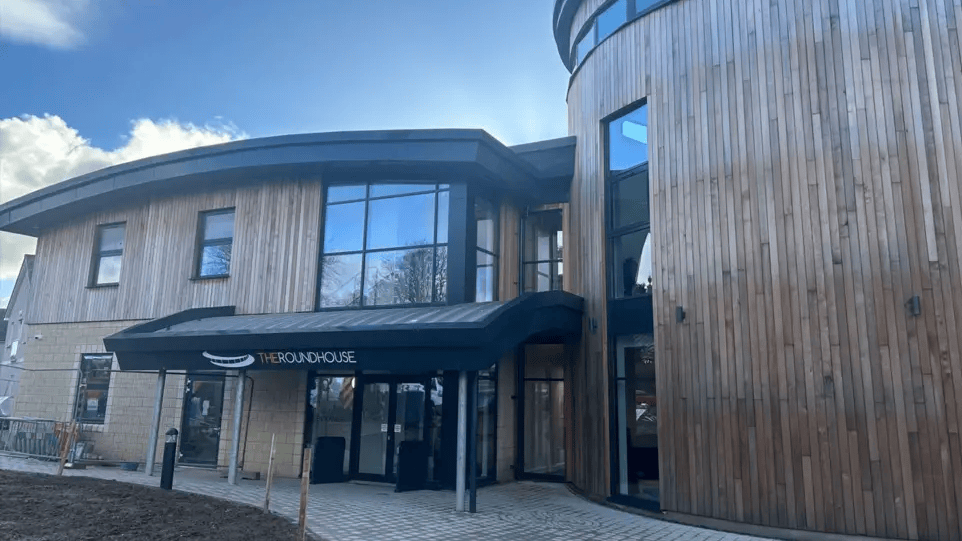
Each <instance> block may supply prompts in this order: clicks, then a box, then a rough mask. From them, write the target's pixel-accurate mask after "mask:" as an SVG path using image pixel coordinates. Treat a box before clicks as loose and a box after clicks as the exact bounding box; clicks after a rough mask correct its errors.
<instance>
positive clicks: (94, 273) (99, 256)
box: [87, 221, 127, 288]
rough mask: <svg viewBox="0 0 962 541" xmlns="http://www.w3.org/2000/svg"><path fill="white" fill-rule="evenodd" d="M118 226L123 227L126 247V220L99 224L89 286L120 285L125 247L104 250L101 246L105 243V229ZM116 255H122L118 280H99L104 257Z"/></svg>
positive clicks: (91, 262) (95, 237) (95, 236)
mask: <svg viewBox="0 0 962 541" xmlns="http://www.w3.org/2000/svg"><path fill="white" fill-rule="evenodd" d="M117 227H120V228H122V229H123V239H124V240H123V244H124V247H126V245H127V222H126V221H121V222H111V223H106V224H98V225H97V232H96V234H95V235H94V247H93V254H92V256H91V258H90V278H89V279H88V280H87V287H88V288H97V287H118V286H120V275H122V274H123V271H124V260H123V256H124V248H121V249H119V250H104V249H103V248H102V247H101V244H102V243H103V234H104V231H106V230H107V229H111V228H117ZM116 256H120V275H118V277H117V281H116V282H102V283H101V282H98V281H97V278H98V275H99V274H100V266H101V264H102V262H103V259H104V258H106V257H116Z"/></svg>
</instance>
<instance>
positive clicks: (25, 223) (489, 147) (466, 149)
mask: <svg viewBox="0 0 962 541" xmlns="http://www.w3.org/2000/svg"><path fill="white" fill-rule="evenodd" d="M568 140H571V141H568ZM557 141H562V142H570V144H569V145H564V144H562V145H554V146H553V147H552V152H554V153H557V152H558V148H562V147H563V148H562V150H563V151H564V152H568V153H570V155H571V159H570V162H571V164H572V165H571V167H572V171H573V163H574V143H573V138H564V139H561V140H557ZM328 174H336V175H340V174H343V175H346V176H350V177H352V178H354V177H356V178H361V179H365V180H374V179H377V178H390V179H393V180H405V179H407V180H414V179H418V180H420V179H424V180H438V181H454V180H464V181H466V182H469V183H474V184H478V185H482V186H486V187H488V188H490V189H493V190H498V191H500V192H502V193H506V194H508V195H509V196H513V197H515V198H518V199H519V200H521V201H526V202H530V203H531V204H537V203H541V202H554V201H539V199H540V198H543V197H549V198H557V197H559V195H558V194H559V193H565V194H566V192H567V186H564V185H563V184H565V181H564V180H561V181H560V182H561V184H562V186H560V187H559V186H557V184H559V177H558V176H557V171H546V172H542V171H541V170H540V169H539V167H538V166H537V165H536V161H532V160H531V159H530V158H529V157H525V158H523V157H521V156H519V155H518V154H516V153H515V152H514V151H513V150H512V149H511V148H509V147H506V146H505V145H503V144H502V143H501V142H499V141H498V140H497V139H495V138H494V137H492V136H490V135H488V134H487V133H486V132H485V131H483V130H454V129H450V130H449V129H442V130H389V131H361V132H336V133H317V134H301V135H284V136H278V137H266V138H260V139H248V140H244V141H235V142H231V143H225V144H221V145H214V146H209V147H201V148H195V149H190V150H184V151H180V152H173V153H170V154H164V155H162V156H156V157H151V158H145V159H142V160H137V161H134V162H130V163H125V164H122V165H116V166H113V167H108V168H105V169H101V170H99V171H95V172H93V173H89V174H86V175H82V176H79V177H76V178H72V179H69V180H65V181H63V182H60V183H58V184H54V185H52V186H48V187H46V188H43V189H41V190H37V191H35V192H32V193H30V194H27V195H25V196H23V197H20V198H17V199H14V200H12V201H9V202H7V203H5V204H4V205H0V230H2V231H9V232H13V233H20V234H24V235H37V234H39V233H40V232H41V231H43V230H44V229H46V228H48V227H51V226H53V225H56V224H58V223H60V222H63V221H65V220H68V219H70V218H73V217H76V216H80V215H83V214H85V213H89V212H96V211H99V210H102V209H104V208H110V207H111V206H113V205H118V204H124V205H127V204H130V203H131V202H135V201H140V200H145V199H146V198H148V197H150V196H155V195H166V194H177V193H188V192H196V191H200V190H214V189H221V188H225V187H230V186H237V185H241V184H244V183H252V182H265V181H269V180H270V179H271V178H279V179H290V178H307V177H310V176H323V175H328ZM570 180H571V176H570V175H568V176H567V183H570Z"/></svg>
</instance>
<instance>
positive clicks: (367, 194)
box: [357, 183, 371, 307]
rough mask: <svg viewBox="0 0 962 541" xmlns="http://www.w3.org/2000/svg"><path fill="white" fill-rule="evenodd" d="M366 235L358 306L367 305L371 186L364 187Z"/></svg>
mask: <svg viewBox="0 0 962 541" xmlns="http://www.w3.org/2000/svg"><path fill="white" fill-rule="evenodd" d="M364 196H365V199H364V233H363V234H362V236H361V287H360V289H361V291H360V297H358V299H357V305H358V306H362V307H363V306H365V305H366V304H367V303H366V302H364V301H365V300H366V299H365V298H364V281H365V279H366V278H367V254H368V251H367V222H368V216H369V214H370V212H371V184H370V183H368V184H365V185H364Z"/></svg>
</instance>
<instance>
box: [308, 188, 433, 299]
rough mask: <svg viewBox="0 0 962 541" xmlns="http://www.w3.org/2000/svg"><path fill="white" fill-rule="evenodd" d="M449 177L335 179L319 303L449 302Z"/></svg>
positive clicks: (329, 203) (328, 206) (330, 194)
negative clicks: (339, 182)
mask: <svg viewBox="0 0 962 541" xmlns="http://www.w3.org/2000/svg"><path fill="white" fill-rule="evenodd" d="M448 193H449V192H448V185H447V184H362V185H349V186H331V187H330V188H328V190H327V204H326V207H325V218H324V254H323V256H322V260H321V307H323V308H332V307H346V306H355V307H356V306H388V305H398V304H431V303H443V302H444V301H445V300H446V299H447V261H448V257H447V240H448V239H447V234H448Z"/></svg>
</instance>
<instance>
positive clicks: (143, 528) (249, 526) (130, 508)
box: [0, 470, 299, 541]
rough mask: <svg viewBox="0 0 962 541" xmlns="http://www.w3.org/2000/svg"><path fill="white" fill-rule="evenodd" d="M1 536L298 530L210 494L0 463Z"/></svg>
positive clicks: (148, 537) (235, 535) (283, 533)
mask: <svg viewBox="0 0 962 541" xmlns="http://www.w3.org/2000/svg"><path fill="white" fill-rule="evenodd" d="M0 539H4V540H7V541H68V540H69V541H79V540H94V539H96V540H101V539H103V540H119V539H123V540H128V539H137V540H145V541H161V540H169V539H177V540H182V539H204V540H211V541H237V540H245V539H252V540H254V539H256V540H258V541H265V540H279V541H288V540H290V541H294V540H296V539H299V536H298V535H297V527H296V526H295V525H293V524H291V523H290V522H288V521H287V519H284V518H281V517H278V516H274V515H271V514H268V513H264V512H263V511H262V510H260V509H257V508H254V507H250V506H247V505H241V504H235V503H231V502H227V501H224V500H218V499H216V498H209V497H206V496H198V495H195V494H186V493H183V492H177V491H166V490H161V489H159V488H154V487H145V486H140V485H132V484H128V483H120V482H116V481H104V480H100V479H90V478H87V477H56V476H53V475H43V474H33V473H21V472H11V471H3V470H0Z"/></svg>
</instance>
